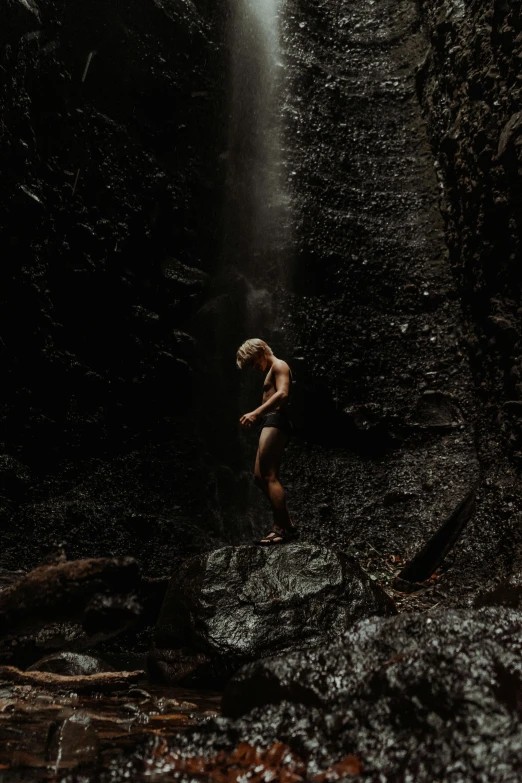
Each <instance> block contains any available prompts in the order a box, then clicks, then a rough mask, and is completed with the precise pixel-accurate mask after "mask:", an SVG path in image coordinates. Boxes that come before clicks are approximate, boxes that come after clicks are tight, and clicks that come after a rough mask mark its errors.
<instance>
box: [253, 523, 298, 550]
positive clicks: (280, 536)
mask: <svg viewBox="0 0 522 783" xmlns="http://www.w3.org/2000/svg"><path fill="white" fill-rule="evenodd" d="M298 538H299V531H298V529H297V528H296V527H293V528H291V530H276V529H275V528H273V529H272V530H271V531H270V533H267V534H266V536H263V537H262V538H261V540H259V541H255V542H254V543H255V544H257V545H258V546H273V545H275V544H289V543H290V542H291V541H296V540H297V539H298Z"/></svg>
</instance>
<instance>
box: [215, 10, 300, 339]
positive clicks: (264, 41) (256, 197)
mask: <svg viewBox="0 0 522 783" xmlns="http://www.w3.org/2000/svg"><path fill="white" fill-rule="evenodd" d="M280 5H281V0H235V3H234V7H233V12H232V13H233V18H232V23H231V27H230V35H231V42H230V43H231V46H230V49H231V52H232V63H231V102H230V127H229V145H228V176H227V207H226V219H225V224H226V225H225V248H224V255H225V263H226V264H227V265H229V266H232V267H233V269H234V271H235V274H236V275H239V276H240V277H242V278H243V280H244V282H245V289H246V302H245V312H246V323H245V328H246V330H247V331H248V332H252V334H254V333H256V334H257V332H259V333H261V332H266V330H267V329H268V330H270V329H271V328H273V327H274V293H275V291H276V290H279V289H280V288H281V287H282V286H284V285H285V282H286V280H287V277H288V263H289V244H290V242H289V240H290V233H291V232H290V207H289V197H288V193H287V192H286V189H285V184H284V183H285V172H284V155H283V134H282V119H281V118H282V115H281V100H282V97H281V96H282V88H283V83H284V82H283V80H284V65H283V61H282V53H281V47H280V36H279V25H280Z"/></svg>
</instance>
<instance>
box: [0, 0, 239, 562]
mask: <svg viewBox="0 0 522 783" xmlns="http://www.w3.org/2000/svg"><path fill="white" fill-rule="evenodd" d="M215 10H216V9H215V8H214V7H213V4H212V3H208V4H205V3H198V7H197V8H196V6H195V5H194V4H192V3H190V2H175V0H172V2H153V1H151V2H148V0H132V1H131V0H129V1H128V2H127V1H126V2H123V3H118V4H115V3H105V2H90V0H89V2H83V1H82V0H75V1H74V2H72V3H70V2H67V3H65V2H60V0H41V2H31V3H25V2H21V0H9V2H7V3H4V4H3V5H2V11H1V17H2V18H1V22H0V43H1V44H2V46H1V52H0V57H1V62H0V64H1V66H2V67H1V69H0V74H1V76H0V78H1V80H2V84H1V99H0V104H1V112H2V137H1V141H0V160H1V168H2V183H1V186H0V208H1V229H0V253H1V255H2V272H1V275H2V283H1V300H2V316H3V321H4V328H3V330H2V339H3V344H2V363H3V370H4V373H3V378H4V380H3V389H2V437H3V439H4V455H5V456H3V457H2V458H1V474H2V478H3V487H2V489H3V496H4V498H3V509H4V512H5V519H6V522H5V526H4V538H3V544H2V552H3V555H2V557H3V559H4V562H6V563H8V564H10V565H14V566H15V567H16V566H22V567H28V566H31V565H34V564H35V563H36V562H38V560H39V558H41V557H42V553H44V552H45V551H46V550H47V549H49V548H52V547H53V546H54V544H55V543H64V544H65V546H66V551H67V553H68V554H69V555H70V556H74V555H97V554H110V553H113V554H117V553H120V552H133V553H134V554H136V555H137V556H138V557H139V558H140V560H141V561H142V562H144V563H147V564H148V565H149V566H150V567H151V568H152V569H153V570H155V571H156V572H157V571H158V569H159V570H161V563H162V558H163V560H166V561H167V563H168V568H170V566H171V564H172V551H174V552H177V553H179V554H182V553H184V552H187V551H194V548H195V549H196V550H199V549H200V548H201V546H202V545H203V541H202V539H201V537H200V535H199V533H198V529H199V528H200V526H201V519H202V518H203V517H204V527H205V529H206V532H205V535H206V536H211V535H212V528H213V522H212V519H213V517H212V512H211V511H210V512H208V511H207V506H208V504H209V498H210V501H212V498H213V493H214V494H215V489H214V487H213V485H212V479H211V476H210V471H209V470H208V469H207V468H206V467H205V468H203V467H202V461H203V460H204V459H205V458H204V451H205V449H204V447H202V445H201V443H200V442H199V440H198V434H197V432H196V431H195V425H194V420H193V418H192V414H191V412H190V407H189V406H190V399H191V396H192V390H193V387H194V386H197V385H198V381H197V376H198V372H199V370H198V356H197V347H196V342H195V339H194V337H193V336H192V335H191V334H190V333H189V332H187V323H188V322H189V320H190V318H191V316H192V314H193V313H194V312H195V311H196V310H197V308H198V307H200V305H201V302H202V301H203V299H204V291H205V289H206V287H207V285H208V273H209V271H211V268H212V264H213V252H214V251H213V245H214V243H215V232H216V214H215V205H216V203H217V198H216V195H215V194H216V190H219V187H220V182H221V179H222V172H221V169H220V166H219V163H218V162H217V161H218V159H219V150H220V149H221V148H220V144H222V127H223V122H222V112H223V109H222V108H221V107H222V106H223V105H224V100H223V97H222V90H223V86H224V82H225V80H224V77H223V73H222V71H223V62H222V57H221V56H220V46H219V40H220V38H221V37H222V35H221V33H220V32H219V27H218V20H217V18H216V16H215ZM172 441H175V442H176V446H173V445H172ZM209 482H210V484H209ZM196 487H197V488H198V492H197V493H196V492H195V491H194V490H195V488H196ZM211 505H212V503H211ZM7 520H10V521H7ZM173 536H175V537H176V539H177V540H178V543H176V544H175V545H174V544H173V542H172V539H173ZM168 568H167V570H168Z"/></svg>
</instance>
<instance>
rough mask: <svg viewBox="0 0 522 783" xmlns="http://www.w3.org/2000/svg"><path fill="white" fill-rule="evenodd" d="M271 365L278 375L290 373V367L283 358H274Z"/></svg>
mask: <svg viewBox="0 0 522 783" xmlns="http://www.w3.org/2000/svg"><path fill="white" fill-rule="evenodd" d="M272 366H273V368H274V371H275V372H276V373H277V374H278V375H289V374H290V367H289V365H288V364H287V363H286V362H285V361H283V359H276V360H275V362H274V364H273V365H272Z"/></svg>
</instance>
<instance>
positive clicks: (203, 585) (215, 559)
mask: <svg viewBox="0 0 522 783" xmlns="http://www.w3.org/2000/svg"><path fill="white" fill-rule="evenodd" d="M395 613H396V609H395V607H394V604H393V601H392V600H391V599H390V598H389V597H388V596H387V595H386V594H385V593H384V591H383V590H382V589H381V588H379V587H378V586H377V585H375V584H374V583H373V582H372V581H371V579H370V578H369V577H368V576H367V575H366V574H365V573H364V571H363V570H362V569H361V568H360V567H359V566H358V564H357V563H356V562H355V561H354V560H353V559H352V558H350V557H348V556H347V555H345V554H344V553H342V552H336V551H334V550H329V549H326V548H325V547H319V546H315V545H310V544H290V545H285V546H278V547H274V548H272V549H270V548H263V547H252V546H241V547H225V548H223V549H218V550H215V551H214V552H211V553H210V554H205V555H199V556H198V557H195V558H192V559H191V560H188V561H187V562H186V563H184V564H183V566H182V567H181V568H180V569H177V570H176V572H175V574H174V576H173V578H172V581H171V584H170V586H169V589H168V591H167V595H166V597H165V602H164V604H163V608H162V612H161V615H160V618H159V621H158V624H157V626H156V630H155V637H154V638H155V643H156V647H157V648H158V649H159V650H163V649H165V648H166V649H167V650H168V649H169V648H170V649H173V650H174V651H176V650H179V649H180V648H183V649H184V651H186V648H188V649H189V650H192V651H193V654H194V653H196V652H197V653H199V654H201V653H203V654H204V655H206V656H207V658H208V665H210V664H211V662H212V661H214V662H218V663H219V664H220V665H221V667H222V669H224V670H226V669H227V668H228V669H229V670H232V669H234V668H237V666H238V665H239V664H240V663H241V662H244V661H249V660H255V659H257V658H261V657H266V656H270V655H274V654H276V653H278V652H283V651H288V650H294V649H297V648H301V647H309V646H315V645H318V644H322V643H325V642H326V641H327V640H332V641H333V640H335V639H337V638H338V637H339V636H340V635H342V634H343V633H344V632H345V631H346V630H347V629H348V628H350V627H351V626H352V625H354V624H355V623H356V622H357V621H358V620H360V619H362V618H363V617H370V616H373V615H381V616H386V615H392V614H395ZM156 659H157V658H156ZM166 661H167V662H169V663H170V664H171V666H172V671H171V674H170V678H172V679H174V678H175V676H176V668H175V665H174V664H175V662H174V660H173V659H172V656H171V657H170V660H169V658H168V657H167V658H166ZM184 661H185V665H186V658H185V657H184V656H183V660H181V659H179V656H178V670H179V669H181V667H182V666H183V662H184ZM201 663H202V661H201V660H199V659H197V656H195V660H194V665H193V671H194V676H196V675H197V669H198V666H199V665H200V664H201ZM187 673H188V672H184V674H187ZM164 674H167V670H166V669H164Z"/></svg>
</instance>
